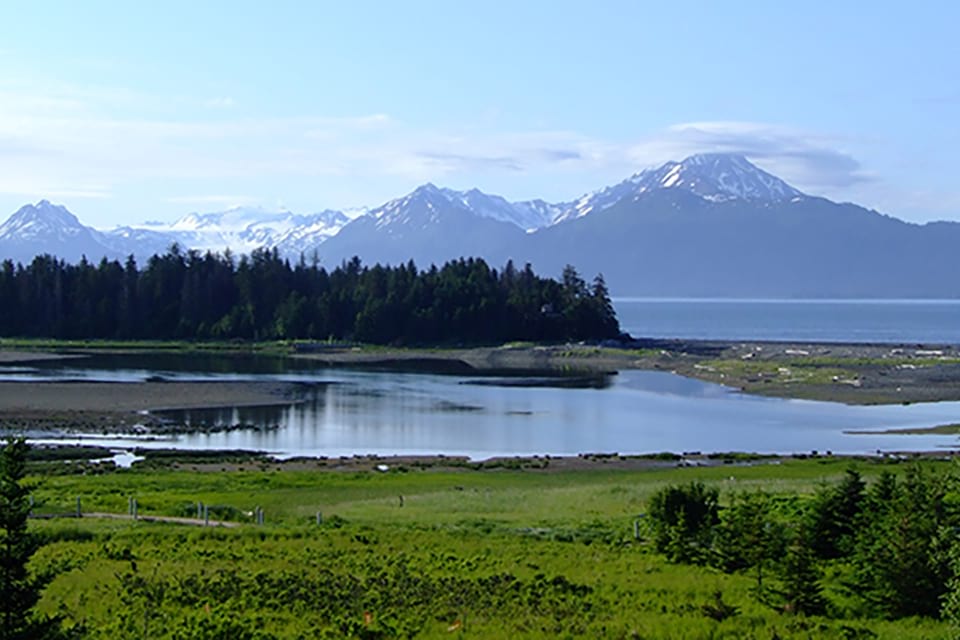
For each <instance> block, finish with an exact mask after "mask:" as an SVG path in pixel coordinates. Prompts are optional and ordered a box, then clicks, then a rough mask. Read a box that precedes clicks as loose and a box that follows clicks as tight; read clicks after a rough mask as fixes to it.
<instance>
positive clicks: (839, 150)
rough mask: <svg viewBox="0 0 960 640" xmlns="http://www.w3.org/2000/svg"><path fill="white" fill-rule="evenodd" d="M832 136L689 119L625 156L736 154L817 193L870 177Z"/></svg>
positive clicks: (656, 159)
mask: <svg viewBox="0 0 960 640" xmlns="http://www.w3.org/2000/svg"><path fill="white" fill-rule="evenodd" d="M845 142H846V141H845V140H842V139H839V138H837V137H832V136H826V135H823V134H819V133H815V132H809V131H802V130H799V129H795V128H791V127H783V126H777V125H770V124H764V123H754V122H690V123H684V124H677V125H674V126H671V127H669V128H668V129H667V130H665V131H663V132H660V133H658V134H656V135H654V136H651V137H650V138H649V139H647V140H644V141H641V142H640V143H638V144H635V145H632V146H631V148H630V151H629V155H630V157H631V158H632V159H633V160H634V161H635V162H636V163H637V164H640V165H644V166H650V165H654V164H661V163H663V162H666V161H668V160H679V159H682V158H684V157H687V156H689V155H692V154H695V153H705V152H723V153H738V154H742V155H744V156H746V157H747V158H749V159H751V160H753V161H755V162H756V163H757V164H758V165H760V166H762V167H763V168H764V169H766V170H768V171H770V172H771V173H774V174H776V175H778V176H780V177H782V178H784V179H785V180H787V181H788V182H792V183H794V184H795V185H796V186H798V187H799V188H801V189H804V190H808V191H812V192H814V193H817V192H820V191H822V190H824V189H837V188H843V187H849V186H852V185H856V184H859V183H862V182H869V181H872V180H873V179H874V177H873V176H871V175H870V174H869V173H867V172H866V171H864V170H863V168H862V167H861V165H860V163H859V161H858V160H857V159H856V158H855V157H854V156H853V155H852V154H850V153H847V152H845V151H844V150H843V146H844V143H845Z"/></svg>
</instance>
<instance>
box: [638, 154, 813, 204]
mask: <svg viewBox="0 0 960 640" xmlns="http://www.w3.org/2000/svg"><path fill="white" fill-rule="evenodd" d="M629 181H630V182H631V183H633V184H634V185H636V187H637V193H643V192H646V191H653V190H655V189H685V190H687V191H690V192H693V193H694V194H696V195H698V196H700V197H701V198H704V199H706V200H713V201H725V200H734V199H741V200H752V201H767V202H780V201H783V200H789V199H791V198H796V197H801V196H803V193H802V192H801V191H799V190H798V189H795V188H793V187H791V186H790V185H789V184H787V183H786V182H784V181H783V180H781V179H780V178H778V177H776V176H774V175H771V174H769V173H767V172H766V171H764V170H763V169H761V168H759V167H758V166H756V165H755V164H753V163H752V162H750V161H749V160H747V158H746V157H744V156H743V155H740V154H736V153H699V154H696V155H692V156H690V157H688V158H685V159H684V160H682V161H681V162H667V163H666V164H663V165H661V166H660V167H658V168H656V169H648V170H646V171H642V172H640V173H638V174H636V175H634V176H633V177H632V178H630V180H629Z"/></svg>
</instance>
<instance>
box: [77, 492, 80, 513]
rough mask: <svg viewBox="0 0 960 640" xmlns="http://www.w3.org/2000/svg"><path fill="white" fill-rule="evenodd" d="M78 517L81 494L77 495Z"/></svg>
mask: <svg viewBox="0 0 960 640" xmlns="http://www.w3.org/2000/svg"><path fill="white" fill-rule="evenodd" d="M77 517H78V518H79V517H80V496H77Z"/></svg>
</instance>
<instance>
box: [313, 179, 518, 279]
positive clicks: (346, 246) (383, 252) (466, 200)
mask: <svg viewBox="0 0 960 640" xmlns="http://www.w3.org/2000/svg"><path fill="white" fill-rule="evenodd" d="M474 207H477V208H476V209H475V208H474ZM509 209H510V204H509V203H507V202H506V200H503V198H499V197H490V196H487V195H486V194H483V193H481V192H479V191H476V192H475V193H474V192H467V193H461V192H457V191H451V190H448V189H439V188H437V187H436V186H434V185H433V184H430V183H427V184H425V185H422V186H420V187H418V188H417V189H415V190H414V191H412V192H410V193H409V194H407V195H405V196H403V197H402V198H397V199H395V200H391V201H389V202H387V203H386V204H384V205H382V206H380V207H377V208H376V209H373V210H372V211H370V212H369V213H368V214H367V215H365V216H361V217H359V218H357V219H356V220H354V221H352V222H351V223H350V224H348V225H346V226H345V227H344V228H343V229H342V230H341V231H340V233H338V234H337V235H335V236H333V237H332V238H330V239H329V240H328V241H327V242H326V243H324V244H323V246H321V247H320V249H319V255H320V257H321V259H322V261H323V263H324V264H325V265H327V266H335V265H337V264H339V263H340V262H342V261H343V260H349V259H350V258H351V257H353V256H355V255H356V256H361V257H362V259H363V260H364V262H366V263H368V264H370V263H375V262H380V263H397V262H406V261H407V260H409V259H411V258H412V259H414V260H415V261H416V262H417V264H420V265H423V266H426V265H428V264H431V263H433V264H440V263H442V262H445V261H446V260H450V259H455V258H459V257H463V256H481V255H484V254H486V253H487V251H488V249H489V248H490V247H496V246H503V245H505V244H509V243H512V242H514V241H516V239H517V238H519V237H522V236H523V235H525V234H524V231H523V230H522V229H521V228H520V227H519V226H517V224H516V223H514V222H505V221H504V220H502V219H501V218H502V217H505V216H508V215H509ZM479 211H482V212H483V213H479Z"/></svg>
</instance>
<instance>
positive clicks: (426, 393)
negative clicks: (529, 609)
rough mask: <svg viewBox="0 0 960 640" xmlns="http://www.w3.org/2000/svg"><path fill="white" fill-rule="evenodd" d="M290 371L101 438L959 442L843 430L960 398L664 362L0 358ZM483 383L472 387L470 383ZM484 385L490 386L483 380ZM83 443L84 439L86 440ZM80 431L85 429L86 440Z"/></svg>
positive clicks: (313, 443)
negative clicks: (605, 371)
mask: <svg viewBox="0 0 960 640" xmlns="http://www.w3.org/2000/svg"><path fill="white" fill-rule="evenodd" d="M157 375H159V376H162V377H164V378H168V379H177V380H211V379H215V380H216V379H219V380H287V381H301V382H311V383H318V384H316V385H315V386H309V387H307V388H305V390H304V397H303V400H304V401H303V402H302V403H300V404H292V405H283V406H276V407H259V408H232V409H217V410H201V411H178V412H167V413H165V414H162V415H165V416H166V417H169V418H171V419H176V420H178V421H182V422H187V423H192V424H204V425H210V424H215V425H236V424H249V425H258V426H261V427H275V428H272V429H267V430H264V429H258V430H254V429H241V430H235V431H229V432H220V433H213V434H189V435H182V436H176V437H171V438H169V439H160V440H149V441H144V440H142V439H139V438H136V437H111V438H106V439H102V440H101V441H100V442H101V443H102V444H104V445H107V446H116V447H125V446H132V445H137V446H147V447H180V448H189V449H208V448H209V449H255V450H261V451H266V452H270V453H273V454H277V455H281V456H295V455H326V456H339V455H354V454H367V453H376V454H381V455H391V454H447V455H467V456H470V457H472V458H488V457H491V456H498V455H534V454H550V455H575V454H578V453H584V452H614V451H616V452H620V453H624V454H627V453H648V452H657V451H674V452H683V451H694V450H695V451H702V452H716V451H757V452H771V453H793V452H809V451H811V450H818V451H821V452H822V451H827V450H830V451H833V452H835V453H841V452H842V453H860V452H875V451H876V450H878V449H881V450H934V449H939V448H943V447H955V446H960V441H958V439H957V438H956V437H955V436H896V435H850V434H845V433H844V431H846V430H862V429H871V430H877V429H887V428H905V427H924V426H934V425H937V424H944V423H952V422H960V403H955V402H950V403H933V404H915V405H910V406H899V405H897V406H882V407H852V406H846V405H841V404H834V403H824V402H810V401H796V400H781V399H774V398H760V397H753V396H747V395H743V394H740V393H736V392H732V391H730V390H729V389H727V388H725V387H721V386H718V385H712V384H707V383H702V382H699V381H695V380H689V379H686V378H681V377H678V376H675V375H672V374H669V373H663V372H652V371H626V372H623V373H621V374H619V375H615V376H611V377H610V378H609V379H608V380H607V384H606V385H605V386H603V387H602V388H585V389H569V388H549V387H518V386H514V385H513V384H512V383H513V382H515V380H511V381H508V382H510V383H511V384H509V385H504V386H500V385H497V384H496V382H497V380H496V379H492V380H491V379H489V378H486V379H478V378H471V377H464V376H449V375H427V374H399V373H383V372H368V371H353V370H346V369H316V368H314V367H312V366H311V365H310V364H309V363H304V362H302V361H300V362H298V361H292V360H281V359H269V358H242V359H236V358H222V357H221V358H199V359H198V358H190V357H182V356H179V357H176V356H174V357H164V356H159V357H156V356H155V357H148V358H145V357H142V356H140V357H129V356H127V357H122V356H117V357H112V358H91V359H88V360H77V361H71V362H65V363H43V364H42V365H40V366H38V367H24V366H19V367H17V368H16V369H11V368H0V378H4V379H21V380H22V379H38V378H40V379H48V380H54V379H60V380H62V379H97V380H128V381H129V380H143V379H145V378H147V377H148V376H157ZM478 382H481V383H482V384H477V383H478ZM491 383H494V384H491ZM85 440H88V439H85ZM88 441H89V440H88Z"/></svg>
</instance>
